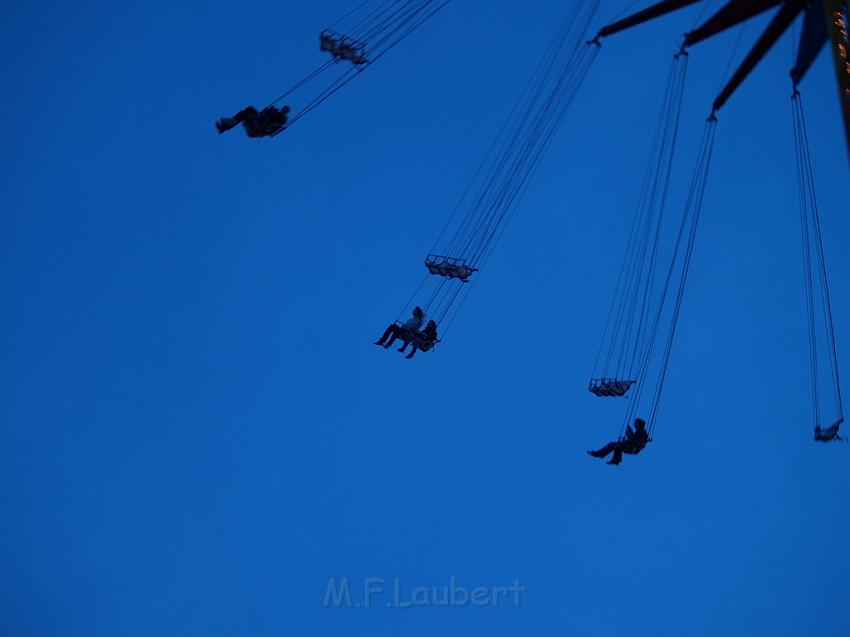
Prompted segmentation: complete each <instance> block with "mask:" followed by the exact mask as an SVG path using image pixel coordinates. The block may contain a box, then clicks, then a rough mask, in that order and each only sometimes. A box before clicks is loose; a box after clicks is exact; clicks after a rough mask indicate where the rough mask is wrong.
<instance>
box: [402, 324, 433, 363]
mask: <svg viewBox="0 0 850 637" xmlns="http://www.w3.org/2000/svg"><path fill="white" fill-rule="evenodd" d="M436 342H437V323H436V322H434V321H428V325H426V326H425V329H424V330H422V331H421V332H410V333H408V338H406V339H405V340H404V343H402V345H401V347H399V348H398V351H400V352H401V353H402V354H404V350H406V349H407V346H408V344H410V345H413V349H412V350H411V352H410V354H408V355H407V356H405V358H406V359H407V360H410V359H411V358H413V355H414V354H415V353H416V351H417V350H420V349H421V350H422V351H423V352H427V351H428V350H429V349H431V348H432V347H434V343H436Z"/></svg>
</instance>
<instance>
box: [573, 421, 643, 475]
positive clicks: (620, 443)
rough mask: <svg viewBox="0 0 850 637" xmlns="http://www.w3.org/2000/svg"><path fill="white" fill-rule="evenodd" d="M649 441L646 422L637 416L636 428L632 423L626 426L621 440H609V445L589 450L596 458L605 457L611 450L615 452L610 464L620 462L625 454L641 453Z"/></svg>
mask: <svg viewBox="0 0 850 637" xmlns="http://www.w3.org/2000/svg"><path fill="white" fill-rule="evenodd" d="M648 442H649V432H648V431H647V430H646V422H645V421H644V420H642V419H641V418H635V428H634V429H632V428H631V425H629V426H628V427H626V435H625V436H623V437H622V438H620V439H619V440H614V441H612V442H609V443H608V444H607V445H605V446H604V447H602V448H601V449H597V450H596V451H588V452H587V453H589V454H590V455H591V456H593V457H594V458H604V457H606V456H607V455H608V454H610V453H611V452H613V453H614V455H613V456H611V459H610V460H609V461H608V464H620V462H622V460H623V454H624V453H626V454H629V455H631V456H633V455H636V454H639V453H640V452H641V451H643V448H644V447H646V445H647V443H648Z"/></svg>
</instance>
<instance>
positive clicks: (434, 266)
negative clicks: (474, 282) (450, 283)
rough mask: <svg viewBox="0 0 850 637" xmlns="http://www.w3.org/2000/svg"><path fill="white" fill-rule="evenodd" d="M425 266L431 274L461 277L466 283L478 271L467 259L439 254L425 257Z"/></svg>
mask: <svg viewBox="0 0 850 637" xmlns="http://www.w3.org/2000/svg"><path fill="white" fill-rule="evenodd" d="M425 267H426V268H428V272H430V273H431V274H436V275H437V276H444V277H446V278H447V279H460V280H461V281H463V282H464V283H466V282H468V281H469V277H471V276H472V275H473V273H475V272H478V268H473V267H472V266H471V265H468V264H467V263H466V259H457V258H455V257H444V256H442V255H439V254H429V255H428V256H427V257H426V258H425Z"/></svg>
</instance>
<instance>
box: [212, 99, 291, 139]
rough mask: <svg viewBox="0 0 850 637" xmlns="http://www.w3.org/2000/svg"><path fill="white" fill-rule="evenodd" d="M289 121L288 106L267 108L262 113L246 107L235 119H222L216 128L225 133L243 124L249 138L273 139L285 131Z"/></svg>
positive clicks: (251, 107) (216, 124)
mask: <svg viewBox="0 0 850 637" xmlns="http://www.w3.org/2000/svg"><path fill="white" fill-rule="evenodd" d="M288 120H289V107H288V106H283V107H281V108H277V107H275V106H267V107H266V108H264V109H263V110H261V111H258V110H257V109H256V108H254V107H253V106H246V107H245V108H243V109H242V110H241V111H239V112H238V113H236V115H234V116H233V117H222V118H221V119H220V120H218V121H217V122H216V123H215V127H216V129H217V130H218V132H219V133H224V132H227V131H229V130H230V129H231V128H235V127H236V126H239V124H242V126H244V127H245V132H246V133H248V137H272V136H274V135H277V134H278V133H279V132H280V131H282V130H283V129H284V127H285V126H286V123H287V121H288Z"/></svg>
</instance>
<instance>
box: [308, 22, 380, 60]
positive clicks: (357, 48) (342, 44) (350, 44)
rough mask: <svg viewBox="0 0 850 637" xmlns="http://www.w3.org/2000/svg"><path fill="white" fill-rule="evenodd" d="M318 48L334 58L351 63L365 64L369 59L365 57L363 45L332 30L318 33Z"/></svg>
mask: <svg viewBox="0 0 850 637" xmlns="http://www.w3.org/2000/svg"><path fill="white" fill-rule="evenodd" d="M319 48H320V49H321V50H322V51H327V52H328V53H330V54H331V55H333V56H334V58H339V59H343V60H348V61H349V62H351V63H353V64H366V62H368V61H369V60H368V59H367V58H366V51H365V48H366V47H365V45H363V44H361V43H360V42H358V41H356V40H352V39H350V38H347V37H346V36H344V35H341V34H339V33H335V32H334V31H327V30H326V31H322V32H321V33H320V34H319Z"/></svg>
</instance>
